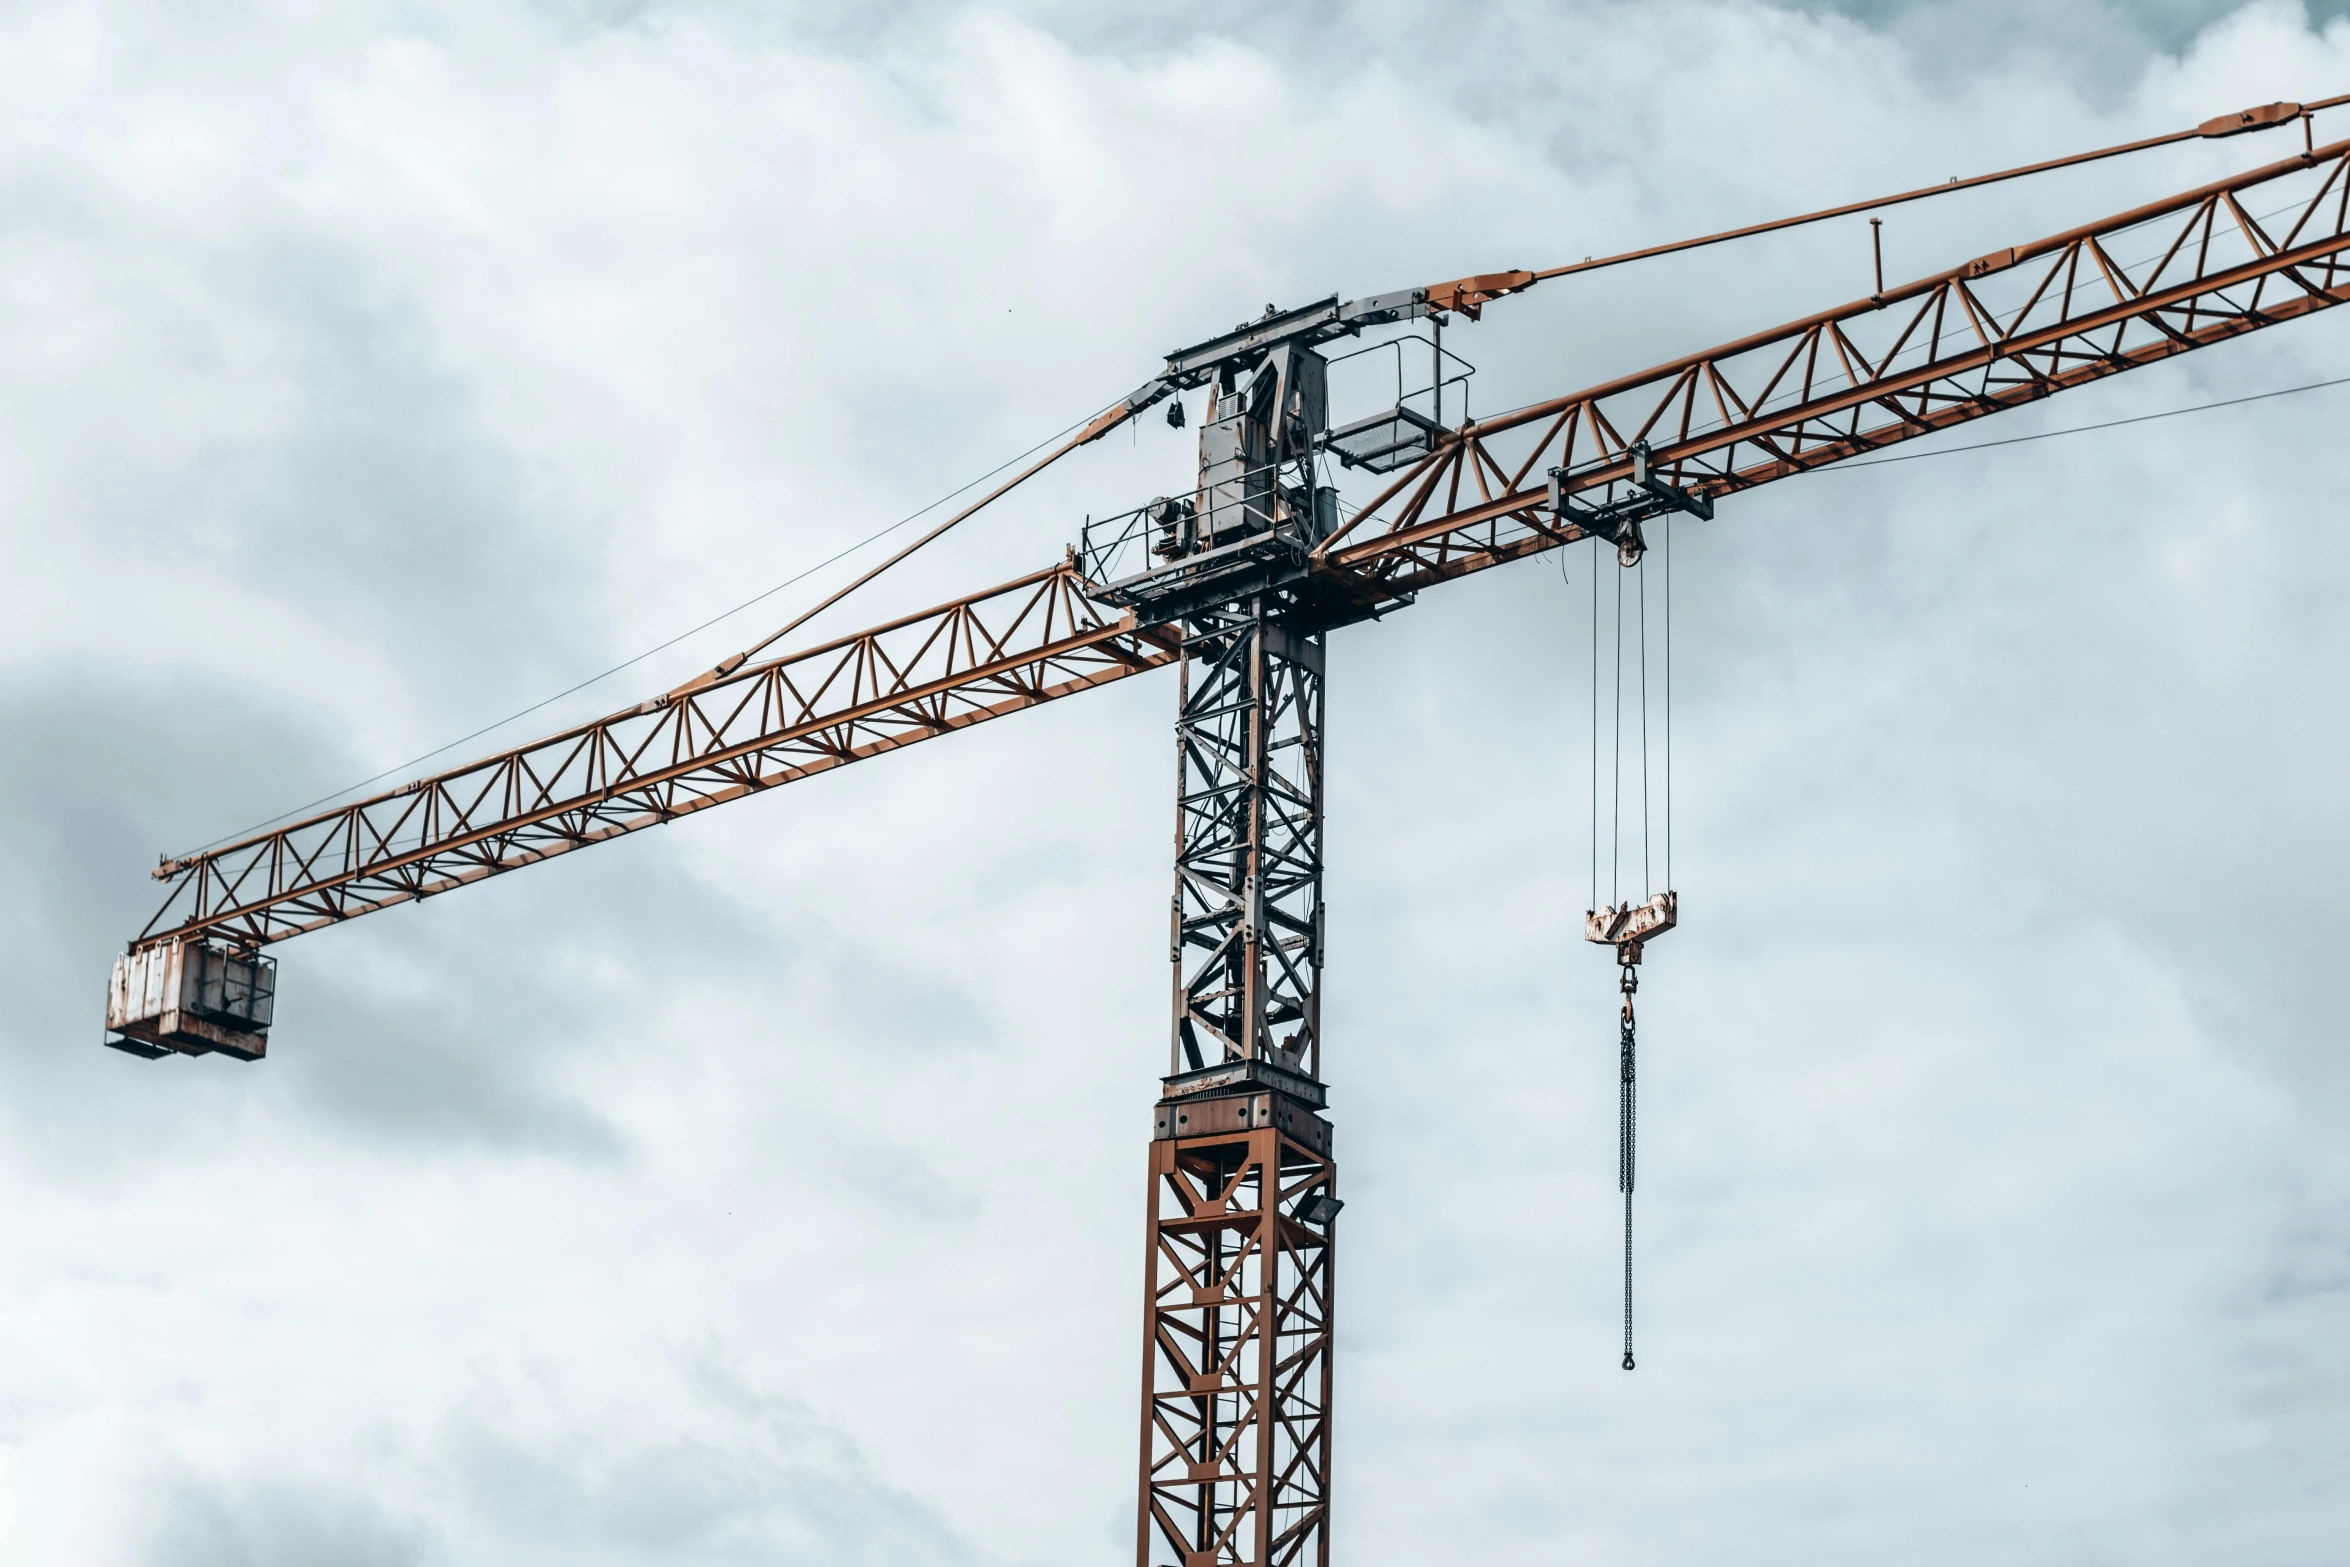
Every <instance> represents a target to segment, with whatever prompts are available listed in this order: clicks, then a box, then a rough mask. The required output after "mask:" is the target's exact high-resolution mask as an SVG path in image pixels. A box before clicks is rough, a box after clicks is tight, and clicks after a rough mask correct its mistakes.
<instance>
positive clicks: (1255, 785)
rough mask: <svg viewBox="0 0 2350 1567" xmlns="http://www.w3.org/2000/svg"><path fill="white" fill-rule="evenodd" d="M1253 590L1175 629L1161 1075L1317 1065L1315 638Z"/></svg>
mask: <svg viewBox="0 0 2350 1567" xmlns="http://www.w3.org/2000/svg"><path fill="white" fill-rule="evenodd" d="M1272 608H1273V606H1271V605H1270V604H1268V602H1267V599H1266V597H1265V596H1263V595H1259V596H1257V597H1255V598H1253V599H1251V600H1249V601H1248V602H1246V603H1242V604H1235V605H1229V606H1226V607H1224V608H1222V609H1217V610H1212V611H1208V612H1205V613H1201V614H1197V615H1194V616H1192V617H1190V618H1188V619H1187V621H1186V622H1185V625H1184V639H1183V644H1184V652H1185V655H1186V656H1185V658H1184V662H1183V674H1182V682H1183V689H1182V701H1181V706H1180V709H1179V715H1178V717H1177V719H1176V726H1175V751H1176V763H1175V770H1176V799H1177V808H1176V825H1175V900H1174V910H1173V921H1174V929H1173V940H1172V942H1171V947H1172V950H1171V952H1170V953H1169V956H1170V957H1171V959H1172V960H1173V963H1174V970H1175V974H1174V982H1175V1005H1174V1038H1173V1042H1172V1045H1171V1047H1170V1051H1169V1062H1168V1070H1169V1071H1170V1072H1174V1073H1181V1072H1184V1071H1186V1070H1196V1069H1198V1068H1201V1067H1212V1066H1216V1065H1218V1064H1220V1063H1223V1062H1227V1061H1240V1060H1269V1061H1271V1062H1273V1063H1275V1064H1276V1065H1278V1066H1281V1067H1283V1068H1286V1069H1287V1070H1289V1071H1291V1072H1297V1073H1302V1074H1303V1075H1304V1076H1306V1077H1308V1078H1318V1077H1319V1076H1320V1075H1321V1058H1322V1052H1321V1021H1322V669H1323V646H1324V640H1323V635H1322V633H1321V632H1319V631H1302V630H1298V629H1294V628H1292V627H1290V626H1287V625H1284V624H1282V623H1280V622H1279V621H1277V620H1275V619H1274V618H1273V615H1272Z"/></svg>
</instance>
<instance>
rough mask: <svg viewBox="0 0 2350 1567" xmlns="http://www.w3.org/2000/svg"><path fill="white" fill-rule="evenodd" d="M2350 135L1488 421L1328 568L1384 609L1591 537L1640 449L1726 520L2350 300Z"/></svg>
mask: <svg viewBox="0 0 2350 1567" xmlns="http://www.w3.org/2000/svg"><path fill="white" fill-rule="evenodd" d="M2346 252H2350V140H2345V141H2338V142H2334V143H2332V144H2330V145H2327V146H2323V147H2315V148H2311V149H2309V150H2307V151H2304V152H2302V153H2300V154H2297V155H2296V156H2294V157H2291V158H2286V159H2283V160H2280V161H2278V162H2276V163H2272V164H2268V165H2266V166H2264V167H2261V168H2257V169H2253V170H2250V171H2248V172H2246V173H2243V174H2240V175H2236V176H2234V177H2232V178H2229V179H2225V180H2219V181H2214V182H2213V183H2211V184H2208V185H2204V186H2200V187H2197V188H2196V189H2194V190H2190V191H2184V192H2181V193H2180V194H2178V195H2176V196H2173V197H2170V198H2167V199H2166V200H2163V201H2158V202H2152V203H2149V204H2147V205H2145V206H2141V207H2136V208H2133V209H2131V210H2130V211H2127V212H2122V213H2117V214H2115V215H2114V216H2112V217H2110V218H2106V219H2104V220H2102V221H2101V222H2097V223H2092V224H2086V225H2083V226H2082V227H2080V228H2076V229H2070V230H2067V231H2066V232H2064V233H2061V234H2055V235H2051V236H2049V237H2047V238H2045V239H2041V240H2037V241H2033V242H2031V243H2029V244H2024V245H2017V246H2012V247H2008V248H2004V249H2001V250H1998V251H1994V252H1992V253H1991V254H1990V255H1987V256H1980V257H1977V258H1976V259H1974V260H1972V261H1969V262H1967V263H1965V264H1963V265H1961V266H1956V267H1952V268H1950V269H1949V270H1947V271H1944V272H1940V273H1936V274H1934V275H1933V276H1930V277H1926V278H1921V279H1919V280H1918V281H1916V282H1914V283H1910V284H1906V285H1904V286H1902V287H1899V288H1893V289H1888V290H1887V291H1885V292H1884V293H1882V294H1877V295H1873V296H1870V297H1868V298H1865V299H1859V300H1855V301H1853V302H1852V303H1850V304H1847V305H1841V306H1838V307H1837V308H1835V309H1833V310H1827V311H1822V312H1820V313H1819V314H1817V315H1813V316H1808V317H1805V318H1803V319H1802V320H1798V321H1792V322H1789V323H1787V324H1785V325H1783V326H1779V327H1774V328H1772V329H1771V330H1769V331H1766V332H1758V333H1755V334H1754V335H1752V336H1749V337H1744V338H1740V339H1738V340H1736V341H1734V342H1730V343H1726V344H1723V345H1722V346H1720V347H1718V348H1712V349H1708V350H1706V351H1704V352H1702V353H1697V354H1691V355H1687V356H1685V357H1683V358H1680V359H1675V360H1671V361H1669V362H1667V363H1665V364H1662V365H1658V366H1655V367H1654V368H1652V369H1648V370H1643V371H1640V372H1639V373H1637V374H1634V375H1628V376H1622V377H1619V378H1617V379H1615V380H1612V381H1609V382H1606V383H1604V384H1602V385H1599V386H1595V387H1592V388H1590V389H1588V390H1586V391H1581V392H1576V393H1572V394H1570V395H1568V396H1565V397H1558V398H1552V399H1549V400H1547V401H1544V402H1540V403H1535V404H1532V405H1530V406H1528V407H1524V408H1520V409H1516V410H1514V411H1512V412H1509V413H1506V414H1501V415H1498V416H1496V417H1494V418H1490V419H1484V420H1477V421H1472V422H1469V423H1467V424H1464V425H1462V426H1461V427H1460V428H1459V429H1457V430H1454V431H1450V432H1448V433H1447V434H1446V436H1445V437H1444V438H1443V439H1442V440H1441V441H1440V442H1439V444H1438V445H1437V446H1436V449H1435V450H1434V451H1432V452H1430V453H1429V455H1427V456H1426V457H1424V458H1422V459H1420V460H1419V461H1418V462H1417V463H1415V464H1413V465H1412V466H1410V467H1408V468H1406V469H1403V470H1401V471H1400V472H1398V473H1397V474H1396V475H1395V476H1394V477H1393V479H1392V480H1391V482H1390V483H1389V484H1388V485H1387V487H1386V488H1385V489H1384V490H1383V491H1381V492H1380V494H1379V495H1378V496H1377V497H1376V498H1374V499H1373V501H1372V502H1371V503H1370V504H1369V505H1367V506H1366V507H1364V508H1363V510H1362V511H1361V512H1359V513H1358V514H1356V516H1355V517H1354V518H1352V519H1351V520H1350V521H1349V522H1348V523H1347V524H1346V525H1345V526H1344V527H1343V528H1341V529H1340V530H1339V531H1338V532H1336V533H1335V534H1333V535H1332V536H1331V537H1330V538H1329V539H1328V540H1327V541H1325V542H1324V544H1323V545H1322V546H1321V547H1320V548H1319V550H1317V552H1316V563H1317V569H1319V570H1321V571H1322V572H1324V573H1326V574H1329V575H1331V576H1333V577H1337V578H1341V579H1344V580H1347V581H1349V582H1351V583H1353V584H1354V585H1356V586H1357V587H1358V588H1362V589H1366V590H1375V592H1376V593H1377V594H1383V595H1384V594H1396V593H1407V592H1413V591H1417V590H1418V589H1420V588H1423V587H1427V586H1430V585H1431V584H1433V583H1436V582H1441V581H1446V580H1449V579H1451V578H1454V577H1459V576H1464V575H1467V574H1468V573H1470V572H1473V571H1479V570H1483V569H1484V568H1486V567H1488V566H1494V565H1499V564H1501V563H1502V562H1504V561H1508V560H1515V559H1518V558H1520V557H1522V556H1525V555H1529V554H1533V553H1536V552H1539V551H1541V550H1545V549H1550V548H1553V547H1555V546H1557V545H1560V544H1565V543H1569V542H1572V541H1573V540H1576V539H1580V538H1585V537H1588V536H1590V533H1591V532H1592V531H1594V530H1591V529H1587V528H1586V527H1584V526H1581V525H1579V524H1578V523H1576V522H1574V521H1572V520H1567V519H1563V518H1561V517H1560V516H1558V515H1556V514H1554V513H1553V512H1552V510H1551V507H1550V498H1551V484H1550V474H1551V473H1552V471H1553V470H1557V472H1558V488H1559V492H1560V493H1561V494H1562V495H1563V496H1564V497H1566V498H1567V499H1568V500H1569V501H1570V502H1572V503H1573V504H1574V505H1576V506H1578V507H1582V508H1588V509H1604V508H1606V507H1609V506H1614V505H1617V504H1620V503H1623V502H1625V501H1627V500H1629V499H1632V498H1634V496H1635V493H1636V492H1635V491H1634V489H1633V487H1632V469H1633V461H1632V448H1633V446H1634V445H1635V443H1645V444H1646V445H1647V446H1648V447H1649V449H1650V462H1651V470H1650V471H1651V473H1652V474H1653V475H1654V476H1656V477H1657V478H1659V479H1661V480H1663V481H1665V482H1667V483H1669V484H1671V485H1673V486H1675V487H1677V488H1679V489H1680V490H1682V491H1684V492H1686V493H1687V494H1688V495H1690V496H1692V497H1695V498H1700V499H1703V500H1706V501H1711V500H1712V499H1714V498H1716V497H1720V496H1724V495H1729V494H1733V493H1736V492H1738V491H1741V490H1747V489H1752V488H1754V487H1755V486H1757V485H1761V484H1767V483H1769V482H1771V481H1772V480H1774V479H1782V478H1787V477H1789V476H1791V475H1794V474H1799V473H1806V472H1809V471H1810V470H1812V469H1814V468H1820V467H1825V466H1827V465H1828V464H1831V463H1835V462H1839V461H1842V460H1844V459H1846V458H1849V457H1854V456H1858V455H1861V454H1864V453H1868V452H1874V451H1879V450H1882V449H1883V448H1885V447H1887V446H1891V445H1894V444H1896V443H1898V442H1901V441H1907V440H1913V439H1915V438H1917V437H1918V436H1922V435H1931V434H1934V433H1936V432H1938V431H1941V430H1947V429H1949V428H1951V427H1952V426H1954V425H1959V424H1964V423H1967V422H1969V421H1971V420H1975V419H1980V418H1983V417H1985V416H1986V415H1989V414H1994V413H1999V412H2001V411H2003V410H2006V409H2009V408H2015V407H2020V406H2022V405H2023V404H2026V403H2031V402H2037V401H2039V400H2041V399H2043V398H2046V397H2050V396H2053V395H2054V394H2056V393H2058V392H2061V391H2065V390H2067V389H2069V388H2072V387H2076V386H2082V385H2086V384H2087V383H2089V382H2091V381H2096V380H2102V379H2104V378H2105V377H2107V376H2111V375H2118V374H2121V373H2122V372H2124V371H2128V370H2134V369H2138V368H2140V367H2142V366H2145V365H2150V364H2155V363H2159V362H2161V361H2162V360H2165V359H2169V358H2173V357H2175V356H2177V355H2179V354H2183V353H2187V352H2190V351H2192V350H2194V349H2197V348H2203V347H2207V346H2209V345H2211V344H2213V343H2219V342H2225V341H2227V340H2228V339H2230V338H2234V337H2240V336H2242V335H2244V334H2245V333H2248V332H2254V331H2258V330H2259V329H2261V328H2263V327H2267V326H2273V325H2276V324H2277V323H2279V322H2282V321H2290V320H2294V319H2297V318H2299V317H2301V316H2305V315H2308V314H2310V313H2312V312H2314V311H2318V310H2323V309H2327V308H2329V307H2331V306H2333V305H2338V304H2341V303H2344V302H2345V301H2346V300H2350V259H2345V253H2346Z"/></svg>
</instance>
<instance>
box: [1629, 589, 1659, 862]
mask: <svg viewBox="0 0 2350 1567" xmlns="http://www.w3.org/2000/svg"><path fill="white" fill-rule="evenodd" d="M1633 574H1634V575H1635V576H1637V577H1638V578H1639V579H1640V580H1639V583H1638V588H1637V591H1638V594H1639V598H1640V896H1641V898H1642V900H1643V901H1646V899H1647V898H1648V895H1649V894H1650V893H1651V892H1653V891H1655V890H1656V889H1655V888H1654V887H1653V886H1652V885H1651V884H1650V881H1649V874H1648V839H1649V831H1648V799H1649V792H1650V791H1649V785H1648V555H1647V553H1646V552H1645V551H1643V552H1642V554H1641V556H1640V564H1639V565H1638V566H1636V567H1634V568H1633Z"/></svg>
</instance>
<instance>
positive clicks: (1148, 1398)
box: [1136, 344, 1352, 1567]
mask: <svg viewBox="0 0 2350 1567" xmlns="http://www.w3.org/2000/svg"><path fill="white" fill-rule="evenodd" d="M1327 409H1328V399H1327V396H1326V393H1325V383H1324V366H1323V361H1322V359H1321V357H1320V356H1319V355H1317V354H1315V353H1314V352H1313V351H1312V350H1311V349H1310V348H1307V347H1305V346H1303V345H1299V344H1289V345H1285V346H1283V347H1280V348H1277V349H1275V350H1274V351H1273V352H1272V353H1271V354H1269V355H1268V356H1267V357H1266V358H1265V359H1264V360H1263V361H1262V362H1261V363H1260V364H1258V365H1257V366H1256V368H1255V370H1254V371H1253V373H1252V374H1250V375H1249V376H1248V378H1247V380H1246V383H1245V384H1243V382H1242V379H1241V373H1240V372H1239V370H1237V369H1236V368H1235V369H1226V370H1225V371H1224V372H1223V373H1222V374H1221V375H1220V376H1219V377H1218V378H1217V379H1216V380H1215V381H1214V382H1212V383H1211V385H1210V387H1209V391H1208V403H1207V414H1206V418H1205V420H1204V421H1203V424H1202V427H1201V430H1200V468H1199V489H1198V491H1197V493H1196V494H1195V495H1194V496H1193V497H1192V498H1191V499H1190V500H1188V501H1161V502H1158V503H1155V504H1154V506H1153V507H1151V508H1149V516H1150V519H1151V521H1152V523H1153V524H1154V525H1155V530H1156V538H1155V540H1154V543H1153V546H1152V553H1154V554H1155V555H1157V556H1159V557H1160V558H1162V559H1163V560H1165V561H1166V562H1167V563H1168V565H1167V567H1166V568H1164V569H1162V570H1161V571H1159V572H1155V573H1153V574H1152V577H1153V579H1154V580H1153V581H1152V582H1151V585H1150V589H1149V595H1150V597H1152V598H1154V599H1156V600H1158V601H1159V605H1160V607H1161V608H1162V610H1172V611H1175V614H1174V616H1173V618H1174V619H1175V620H1176V622H1177V623H1178V624H1179V625H1180V626H1181V628H1182V633H1183V636H1182V651H1183V668H1182V681H1181V698H1180V707H1179V712H1178V716H1177V719H1176V725H1175V753H1176V755H1175V777H1176V797H1177V805H1176V822H1175V896H1174V902H1173V907H1172V909H1171V911H1170V920H1171V929H1170V942H1169V948H1170V950H1169V958H1170V960H1171V963H1172V967H1173V982H1174V997H1173V1000H1174V1007H1173V1012H1174V1016H1173V1021H1172V1030H1171V1039H1170V1042H1169V1050H1168V1071H1169V1075H1168V1077H1167V1078H1166V1080H1165V1094H1164V1096H1163V1097H1162V1098H1161V1099H1160V1101H1159V1105H1158V1113H1157V1124H1156V1135H1155V1137H1154V1140H1153V1142H1152V1144H1151V1160H1150V1166H1151V1201H1150V1208H1149V1218H1148V1228H1149V1244H1148V1254H1147V1262H1146V1275H1145V1277H1146V1297H1145V1303H1144V1347H1143V1416H1142V1419H1143V1428H1142V1476H1141V1503H1140V1509H1139V1513H1140V1516H1139V1519H1138V1524H1137V1535H1138V1538H1137V1541H1136V1560H1137V1563H1138V1564H1139V1567H1156V1564H1170V1567H1223V1564H1232V1563H1251V1564H1259V1563H1261V1564H1273V1563H1315V1564H1321V1563H1325V1562H1327V1561H1328V1560H1329V1540H1328V1533H1327V1529H1326V1527H1325V1526H1326V1522H1327V1515H1328V1507H1327V1499H1328V1483H1329V1468H1330V1465H1329V1456H1330V1424H1329V1411H1330V1306H1331V1288H1330V1286H1331V1221H1332V1220H1333V1219H1334V1218H1335V1217H1336V1215H1337V1211H1338V1198H1337V1190H1336V1186H1337V1168H1336V1166H1335V1164H1334V1163H1333V1162H1332V1160H1331V1142H1330V1126H1329V1123H1328V1122H1327V1121H1325V1120H1323V1119H1322V1118H1321V1116H1320V1114H1319V1113H1318V1112H1319V1111H1320V1110H1321V1108H1322V1106H1323V1104H1324V1102H1325V1096H1324V1093H1323V1089H1322V1084H1321V1081H1320V1071H1321V1045H1322V1039H1321V1028H1322V764H1323V749H1322V678H1323V659H1324V653H1325V642H1324V632H1325V631H1326V630H1327V629H1328V628H1329V626H1330V625H1331V624H1332V623H1333V620H1334V619H1335V618H1352V617H1351V616H1346V615H1344V614H1339V615H1336V616H1334V614H1333V609H1332V606H1331V605H1329V604H1327V603H1324V602H1321V601H1320V600H1319V599H1318V598H1317V597H1316V596H1315V595H1312V594H1310V593H1308V592H1305V591H1303V589H1304V587H1305V583H1306V578H1305V573H1304V569H1303V568H1304V562H1305V557H1306V555H1307V552H1309V551H1310V550H1311V549H1312V548H1313V546H1314V545H1315V544H1317V543H1319V542H1320V541H1321V540H1322V538H1323V537H1325V536H1327V535H1328V533H1329V532H1330V530H1331V528H1332V526H1333V525H1334V523H1335V519H1336V512H1335V501H1336V492H1335V491H1332V490H1327V489H1324V488H1323V487H1322V486H1320V485H1319V484H1318V483H1317V482H1316V481H1317V475H1316V472H1315V469H1314V456H1315V443H1316V438H1317V437H1318V436H1320V435H1321V434H1322V433H1323V431H1324V429H1325V428H1326V426H1327V424H1328V414H1327ZM1293 564H1294V573H1293V571H1292V570H1291V569H1285V568H1290V567H1292V565H1293Z"/></svg>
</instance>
